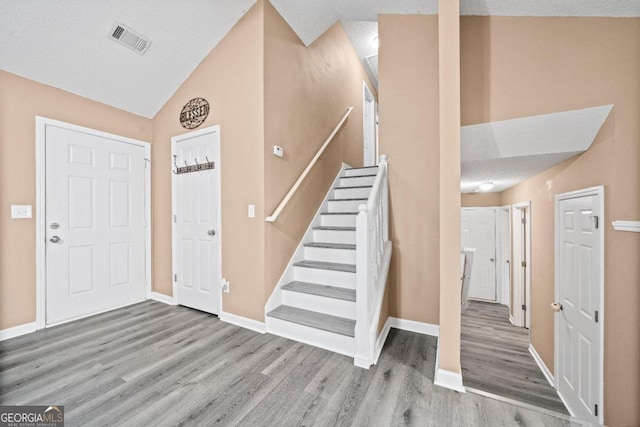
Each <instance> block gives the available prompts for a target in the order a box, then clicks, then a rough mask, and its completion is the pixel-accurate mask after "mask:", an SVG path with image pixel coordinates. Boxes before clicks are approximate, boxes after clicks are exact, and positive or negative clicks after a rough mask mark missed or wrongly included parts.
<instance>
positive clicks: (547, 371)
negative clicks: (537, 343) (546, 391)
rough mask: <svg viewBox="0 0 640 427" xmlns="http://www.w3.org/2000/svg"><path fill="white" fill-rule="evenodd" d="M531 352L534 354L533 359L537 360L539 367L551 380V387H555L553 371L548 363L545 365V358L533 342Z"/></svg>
mask: <svg viewBox="0 0 640 427" xmlns="http://www.w3.org/2000/svg"><path fill="white" fill-rule="evenodd" d="M529 353H531V356H533V360H535V361H536V363H537V364H538V367H539V368H540V370H541V371H542V373H543V374H544V377H545V378H546V379H547V381H549V384H551V387H553V388H554V389H555V388H556V380H555V378H554V377H553V374H552V373H551V371H550V370H549V368H547V365H545V363H544V360H542V357H540V355H539V354H538V352H537V351H536V349H535V347H534V346H533V344H529Z"/></svg>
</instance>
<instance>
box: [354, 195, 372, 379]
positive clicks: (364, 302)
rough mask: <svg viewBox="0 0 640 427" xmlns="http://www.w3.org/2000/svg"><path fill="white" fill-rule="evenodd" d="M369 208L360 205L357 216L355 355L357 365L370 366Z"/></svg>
mask: <svg viewBox="0 0 640 427" xmlns="http://www.w3.org/2000/svg"><path fill="white" fill-rule="evenodd" d="M368 220H369V218H368V210H367V205H366V204H362V205H360V206H358V216H357V217H356V328H355V344H356V348H355V350H356V351H355V357H354V362H355V365H356V366H359V367H361V368H367V369H368V368H369V367H370V366H371V357H370V356H369V333H368V331H369V321H368V316H369V307H368V304H369V297H368V295H367V292H368V290H367V288H368V286H367V282H368V280H369V277H368V275H369V269H368V262H369V261H368V253H369V251H368V247H367V244H368V242H367V240H368V237H367V235H368V231H369V224H368Z"/></svg>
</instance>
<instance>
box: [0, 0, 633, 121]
mask: <svg viewBox="0 0 640 427" xmlns="http://www.w3.org/2000/svg"><path fill="white" fill-rule="evenodd" d="M271 1H272V3H273V5H274V6H275V7H276V9H278V11H279V12H280V13H281V14H282V16H283V17H284V18H285V19H286V20H287V22H288V23H289V24H290V25H291V26H292V28H293V29H294V31H295V32H296V33H297V34H298V36H299V37H300V39H301V40H302V41H303V42H304V43H305V44H307V45H308V44H310V43H312V42H313V41H314V40H315V39H316V38H317V37H318V36H319V35H321V34H322V33H323V32H324V31H326V30H327V29H328V28H329V27H330V26H331V25H333V24H334V23H335V22H336V21H342V22H343V23H344V25H345V28H346V29H347V32H348V34H349V37H350V38H351V40H352V41H353V43H354V45H356V49H357V50H358V52H359V54H360V55H361V59H365V58H367V57H369V58H370V60H369V62H371V63H374V64H375V63H377V59H376V58H375V55H370V53H366V52H365V51H366V49H360V48H358V45H359V44H360V45H362V46H365V45H366V43H370V41H371V38H372V37H371V35H370V34H372V33H371V31H372V30H371V28H374V27H373V24H375V22H376V21H377V16H378V14H379V13H396V14H398V13H400V14H403V13H413V14H434V13H436V12H437V1H436V0H402V1H389V0H305V1H301V0H271ZM254 3H255V0H233V1H230V0H183V1H180V2H176V1H175V0H136V1H130V0H104V1H97V0H85V1H80V0H47V1H42V0H0V8H1V9H0V69H2V70H5V71H8V72H10V73H14V74H17V75H20V76H23V77H26V78H29V79H32V80H35V81H38V82H41V83H44V84H47V85H51V86H54V87H57V88H60V89H63V90H66V91H69V92H72V93H75V94H77V95H80V96H83V97H86V98H90V99H94V100H96V101H99V102H102V103H105V104H108V105H112V106H114V107H117V108H120V109H123V110H126V111H129V112H132V113H135V114H139V115H141V116H145V117H153V116H154V115H155V114H156V113H157V112H158V110H159V109H160V108H161V107H162V105H164V103H165V102H166V100H167V99H168V98H169V97H170V96H171V95H172V94H173V93H174V92H175V90H176V89H177V88H178V87H179V86H180V85H181V84H182V82H184V81H185V80H186V78H187V77H188V76H189V74H191V72H192V71H193V70H194V69H195V68H196V67H197V65H198V64H199V63H200V62H201V61H202V59H204V57H205V56H206V55H207V54H208V53H209V52H210V51H211V49H213V48H214V47H215V46H216V45H217V44H218V43H219V42H220V40H221V39H222V38H223V37H224V36H225V35H226V34H227V32H228V31H229V30H230V29H231V28H232V27H233V26H234V25H235V23H236V22H237V21H238V20H239V19H240V18H241V17H242V16H243V14H244V13H246V12H247V10H248V9H249V8H251V6H253V4H254ZM461 10H462V13H463V14H466V15H509V16H522V15H526V16H640V1H638V0H606V1H602V0H580V1H577V0H536V1H531V0H462V3H461ZM353 21H359V22H360V24H354V23H352V22H353ZM367 21H368V24H367ZM363 22H364V23H363ZM115 23H122V24H124V25H126V26H128V27H130V28H132V29H134V30H135V31H137V32H139V33H141V34H142V35H144V36H147V37H148V38H149V39H150V40H151V45H150V47H149V49H148V51H147V52H146V54H144V55H140V54H138V53H136V52H134V51H132V50H129V49H126V48H124V47H122V46H120V45H118V44H117V43H114V42H113V41H112V40H110V38H109V37H108V36H109V33H110V32H111V31H112V29H113V26H114V24H115ZM367 26H368V28H369V29H370V31H362V29H363V28H366V27H367ZM359 37H360V38H359ZM362 38H364V39H362ZM361 52H364V53H361ZM366 55H369V56H366Z"/></svg>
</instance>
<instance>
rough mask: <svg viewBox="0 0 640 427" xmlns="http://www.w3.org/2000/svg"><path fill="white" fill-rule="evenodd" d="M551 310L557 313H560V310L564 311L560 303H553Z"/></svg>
mask: <svg viewBox="0 0 640 427" xmlns="http://www.w3.org/2000/svg"><path fill="white" fill-rule="evenodd" d="M551 310H553V311H555V312H556V313H558V312H559V311H560V310H562V304H560V303H559V302H552V303H551Z"/></svg>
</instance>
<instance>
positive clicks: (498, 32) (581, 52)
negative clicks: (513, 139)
mask: <svg viewBox="0 0 640 427" xmlns="http://www.w3.org/2000/svg"><path fill="white" fill-rule="evenodd" d="M461 36H462V99H463V103H462V117H463V119H462V124H463V125H470V124H476V123H481V122H485V121H494V120H504V119H510V118H515V117H523V116H530V115H536V114H543V113H552V112H557V111H564V110H571V109H579V108H585V107H591V106H596V105H603V104H614V108H613V110H612V112H611V114H610V115H609V118H608V119H607V120H606V122H605V124H604V126H603V128H602V129H601V131H600V133H599V134H598V136H597V138H596V140H595V141H594V143H593V146H592V147H591V149H590V150H589V151H588V152H586V153H585V154H583V155H581V156H578V157H575V158H573V159H570V160H567V161H566V162H564V163H562V164H560V165H558V166H556V167H554V168H552V169H550V170H548V171H546V172H544V173H542V174H540V175H538V176H536V177H534V178H531V179H529V180H527V181H525V182H524V183H522V184H520V185H518V186H516V187H514V188H512V189H509V190H507V191H505V192H503V194H502V203H504V204H511V203H516V202H521V201H526V200H531V231H532V236H533V237H532V260H531V272H532V307H531V322H532V325H531V340H532V343H533V345H534V346H535V348H536V350H537V351H538V353H539V354H540V355H541V356H542V358H543V359H544V361H545V363H546V365H547V366H548V367H549V368H550V369H551V370H552V371H553V368H554V366H553V354H554V349H553V322H554V317H553V316H554V315H553V313H552V312H551V310H550V309H549V303H551V302H552V301H553V295H554V292H553V289H554V246H553V245H554V240H553V239H554V219H553V209H554V196H555V195H556V194H559V193H563V192H568V191H572V190H578V189H581V188H586V187H590V186H594V185H604V187H605V221H604V223H603V226H604V227H605V301H604V325H605V354H604V365H605V367H604V375H605V377H604V392H605V402H604V413H605V422H606V423H607V424H608V425H612V426H622V425H639V424H640V406H639V405H638V402H640V381H639V380H640V333H638V331H637V325H640V310H638V307H639V306H640V287H639V286H638V283H639V279H638V278H639V277H640V263H639V262H638V260H639V259H640V235H638V234H636V233H625V232H619V231H614V230H613V228H612V227H611V221H612V220H619V219H621V220H640V216H639V215H640V214H639V213H638V212H639V211H640V167H639V161H640V143H638V141H640V121H639V120H638V118H639V117H640V77H639V76H640V19H602V18H598V19H596V18H569V19H567V18H506V17H501V18H498V17H494V18H479V17H464V18H462V32H461Z"/></svg>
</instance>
